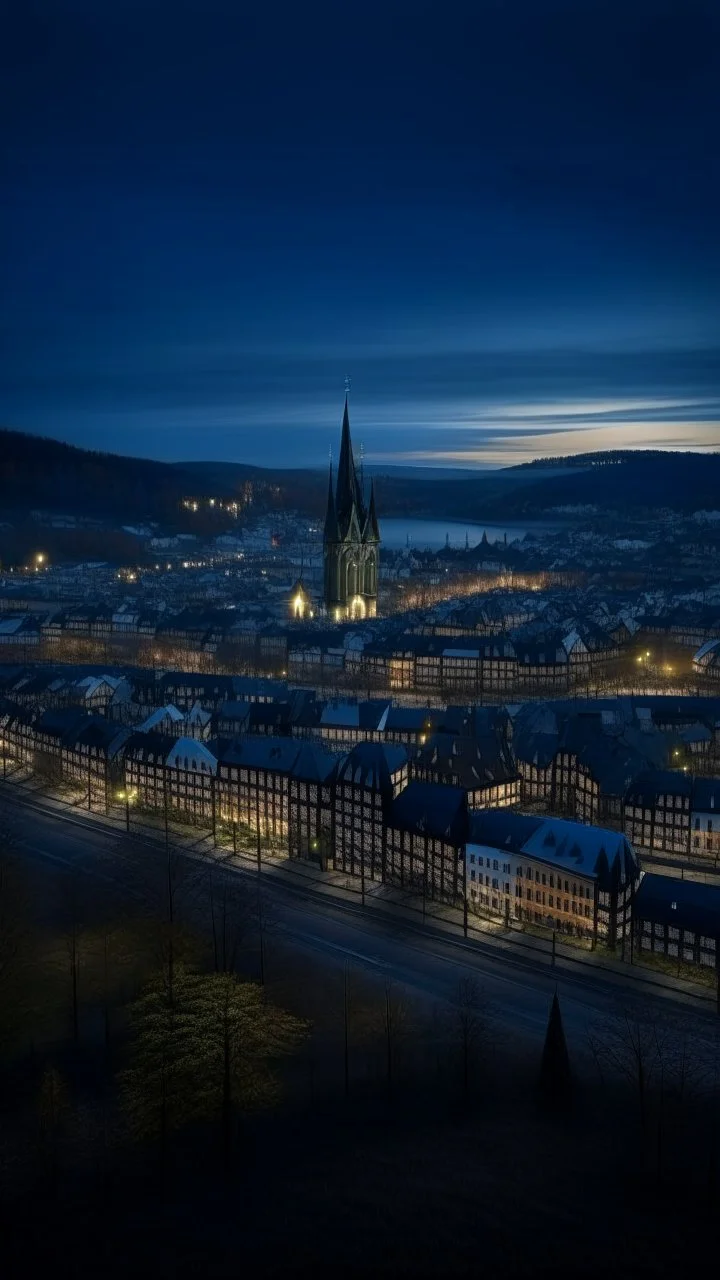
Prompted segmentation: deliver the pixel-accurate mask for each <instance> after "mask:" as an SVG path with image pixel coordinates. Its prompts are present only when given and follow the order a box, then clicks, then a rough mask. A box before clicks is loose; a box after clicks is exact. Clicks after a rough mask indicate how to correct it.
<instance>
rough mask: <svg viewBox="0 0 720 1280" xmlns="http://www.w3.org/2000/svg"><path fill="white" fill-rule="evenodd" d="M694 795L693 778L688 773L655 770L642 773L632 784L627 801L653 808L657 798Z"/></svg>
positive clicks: (626, 795) (627, 793) (628, 790)
mask: <svg viewBox="0 0 720 1280" xmlns="http://www.w3.org/2000/svg"><path fill="white" fill-rule="evenodd" d="M691 794H692V778H691V777H690V775H689V774H687V773H678V772H673V771H672V770H669V769H653V770H648V771H647V772H645V773H641V774H640V775H639V777H637V778H634V779H633V781H632V782H631V783H630V785H629V787H628V789H627V792H626V794H625V799H626V801H628V802H629V803H630V804H640V805H643V806H645V807H646V808H652V806H653V805H654V804H655V801H656V798H657V796H660V795H673V796H688V798H689V797H690V796H691Z"/></svg>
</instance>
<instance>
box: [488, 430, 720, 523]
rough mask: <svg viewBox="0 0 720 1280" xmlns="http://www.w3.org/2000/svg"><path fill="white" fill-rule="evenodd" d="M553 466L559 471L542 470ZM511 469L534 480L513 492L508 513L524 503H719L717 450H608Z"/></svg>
mask: <svg viewBox="0 0 720 1280" xmlns="http://www.w3.org/2000/svg"><path fill="white" fill-rule="evenodd" d="M718 443H719V444H720V441H719V442H718ZM558 467H560V468H562V469H563V474H559V475H546V474H544V473H545V472H546V471H554V470H556V469H557V468H558ZM512 471H513V473H514V474H515V475H517V476H518V477H519V476H524V477H525V479H526V482H527V481H529V480H531V479H532V481H533V482H534V483H532V485H531V486H530V487H528V488H527V489H525V490H518V491H516V493H515V494H514V495H513V500H512V503H511V505H512V509H513V511H517V510H521V509H526V504H527V509H533V510H542V509H547V508H548V507H553V506H560V505H567V504H592V505H597V506H599V507H603V508H606V509H612V510H618V511H627V512H630V511H632V510H636V509H639V508H650V509H658V508H664V507H667V508H669V509H671V510H676V511H697V510H699V509H702V508H717V507H718V506H720V452H717V453H693V452H690V451H688V452H679V451H672V452H671V451H667V450H645V449H642V450H640V449H638V450H613V451H610V452H607V453H586V454H578V455H575V456H574V457H566V458H547V459H543V458H540V459H537V460H536V461H535V462H529V463H525V464H523V465H521V466H519V467H514V468H513V469H512ZM505 474H506V475H507V476H509V475H510V474H511V473H510V472H506V473H505Z"/></svg>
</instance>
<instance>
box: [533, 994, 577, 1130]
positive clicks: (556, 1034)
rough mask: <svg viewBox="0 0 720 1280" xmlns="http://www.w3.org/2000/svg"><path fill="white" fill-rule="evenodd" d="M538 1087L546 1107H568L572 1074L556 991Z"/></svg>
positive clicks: (551, 1007) (546, 1034)
mask: <svg viewBox="0 0 720 1280" xmlns="http://www.w3.org/2000/svg"><path fill="white" fill-rule="evenodd" d="M538 1085H539V1093H540V1097H541V1099H542V1101H543V1102H545V1103H546V1104H547V1105H548V1106H550V1107H552V1108H553V1109H559V1108H560V1107H561V1106H562V1105H563V1104H565V1106H567V1105H568V1103H569V1101H570V1096H571V1091H572V1073H571V1071H570V1058H569V1055H568V1051H567V1044H566V1042H565V1032H564V1030H563V1024H562V1015H561V1013H560V1001H559V1000H558V996H557V991H556V992H555V994H554V996H553V998H552V1004H551V1006H550V1017H549V1018H548V1025H547V1031H546V1033H545V1044H544V1045H543V1052H542V1059H541V1062H540V1079H539V1082H538Z"/></svg>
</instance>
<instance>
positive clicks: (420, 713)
mask: <svg viewBox="0 0 720 1280" xmlns="http://www.w3.org/2000/svg"><path fill="white" fill-rule="evenodd" d="M434 714H436V713H435V712H428V711H427V710H426V709H425V708H424V707H391V708H390V710H389V711H388V714H387V720H386V721H385V728H386V730H390V729H395V730H402V731H405V732H408V733H421V732H422V730H423V727H425V721H426V720H427V719H428V716H432V715H434Z"/></svg>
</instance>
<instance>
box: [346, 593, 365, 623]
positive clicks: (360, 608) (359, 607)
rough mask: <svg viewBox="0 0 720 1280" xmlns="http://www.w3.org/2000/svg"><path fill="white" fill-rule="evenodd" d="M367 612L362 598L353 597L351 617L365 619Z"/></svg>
mask: <svg viewBox="0 0 720 1280" xmlns="http://www.w3.org/2000/svg"><path fill="white" fill-rule="evenodd" d="M366 612H367V610H366V608H365V601H364V600H363V597H362V596H353V598H352V600H351V601H350V617H351V618H364V617H365V614H366Z"/></svg>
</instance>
